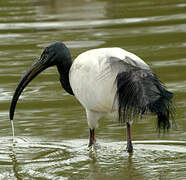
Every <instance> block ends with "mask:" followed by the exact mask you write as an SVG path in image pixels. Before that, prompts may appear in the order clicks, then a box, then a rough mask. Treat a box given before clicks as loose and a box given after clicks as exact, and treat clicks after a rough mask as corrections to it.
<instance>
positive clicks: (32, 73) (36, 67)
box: [9, 61, 48, 120]
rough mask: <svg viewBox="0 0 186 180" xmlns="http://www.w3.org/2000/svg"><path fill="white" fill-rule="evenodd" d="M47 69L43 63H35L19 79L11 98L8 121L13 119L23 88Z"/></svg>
mask: <svg viewBox="0 0 186 180" xmlns="http://www.w3.org/2000/svg"><path fill="white" fill-rule="evenodd" d="M47 67H48V66H47V65H46V64H45V63H41V61H36V62H34V63H33V64H32V66H31V67H30V68H29V69H28V70H27V71H26V73H25V74H24V76H23V77H22V78H21V80H20V81H19V83H18V85H17V88H16V90H15V92H14V96H13V98H12V102H11V106H10V112H9V113H10V114H9V116H10V120H13V118H14V111H15V107H16V104H17V101H18V99H19V96H20V95H21V93H22V91H23V90H24V88H25V87H26V86H27V85H28V83H29V82H30V81H31V80H32V79H33V78H34V77H36V76H37V75H38V74H39V73H40V72H42V71H44V70H45V69H46V68H47Z"/></svg>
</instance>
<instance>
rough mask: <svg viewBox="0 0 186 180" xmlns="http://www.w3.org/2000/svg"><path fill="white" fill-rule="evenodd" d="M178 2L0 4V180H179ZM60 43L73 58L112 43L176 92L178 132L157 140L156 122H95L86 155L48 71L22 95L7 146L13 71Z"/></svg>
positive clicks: (185, 61)
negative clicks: (128, 126)
mask: <svg viewBox="0 0 186 180" xmlns="http://www.w3.org/2000/svg"><path fill="white" fill-rule="evenodd" d="M185 19H186V1H184V0H177V1H173V0H168V1H157V0H156V1H155V0H153V1H147V0H142V1H132V2H131V1H125V2H124V1H119V0H118V1H113V0H107V1H106V0H98V1H96V0H81V1H80V0H77V1H72V0H70V1H60V0H43V1H39V0H34V1H32V0H16V1H15V0H7V1H1V2H0V42H1V44H0V84H1V86H0V179H113V177H114V178H115V179H126V180H127V179H186V173H185V172H186V133H185V132H186V118H185V116H186V113H185V108H186V102H185V98H186V90H185V89H186V71H185V68H186V51H185V50H186V40H185V33H186V24H185V23H186V21H185ZM55 41H63V42H64V43H65V44H66V45H67V46H68V47H69V49H70V51H71V54H72V57H73V58H75V57H76V56H77V55H78V54H80V53H81V52H83V51H85V50H88V49H92V48H99V47H113V46H119V47H122V48H124V49H126V50H128V51H131V52H133V53H135V54H137V55H138V56H140V57H141V58H142V59H144V60H145V61H146V62H147V63H148V64H149V65H150V66H151V67H152V69H153V70H154V71H155V72H156V74H158V76H159V77H160V79H161V80H162V81H163V82H165V85H166V86H167V87H168V89H169V90H171V91H172V92H174V93H175V97H174V102H175V106H176V116H175V119H176V123H177V126H178V127H177V129H175V128H172V129H171V130H170V132H169V133H166V134H161V135H160V136H159V135H158V133H157V131H156V119H155V117H153V116H149V117H144V118H143V119H142V120H138V121H137V122H134V123H133V127H132V137H133V140H134V142H133V143H134V154H133V155H132V156H129V155H128V154H127V152H126V151H125V148H126V141H125V138H126V137H125V127H122V126H121V125H119V124H118V123H117V122H116V121H114V120H112V119H102V120H101V121H100V123H99V128H98V129H97V130H96V138H97V143H98V147H97V148H96V149H95V150H94V151H93V152H92V151H90V152H89V151H88V148H87V144H88V136H89V130H88V126H87V122H86V116H85V112H84V109H83V108H82V106H81V105H80V104H79V103H78V102H77V100H76V99H75V98H74V97H72V96H70V95H68V94H67V93H66V92H65V91H64V90H63V89H62V88H61V85H60V82H59V80H58V79H59V77H58V73H57V71H56V68H55V67H53V68H50V69H47V70H46V71H45V72H43V73H42V74H41V75H40V76H38V77H37V78H36V79H35V80H34V81H33V82H32V83H31V84H30V85H29V86H28V87H27V88H26V89H25V91H24V93H23V94H22V96H21V98H20V100H19V102H18V104H17V108H16V113H15V120H14V125H15V142H14V144H12V132H11V124H10V122H9V117H8V110H9V105H10V101H11V98H12V95H13V92H14V90H15V87H16V85H17V82H18V81H19V79H20V77H21V76H22V74H23V73H24V72H25V70H26V69H27V68H28V67H29V66H30V65H31V63H32V62H33V61H34V60H35V59H36V58H38V57H39V55H40V54H41V52H42V50H43V48H44V47H46V46H47V45H48V44H50V43H52V42H55Z"/></svg>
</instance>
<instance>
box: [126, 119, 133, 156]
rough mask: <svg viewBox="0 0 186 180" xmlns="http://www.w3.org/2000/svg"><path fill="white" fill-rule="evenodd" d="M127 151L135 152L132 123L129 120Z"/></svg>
mask: <svg viewBox="0 0 186 180" xmlns="http://www.w3.org/2000/svg"><path fill="white" fill-rule="evenodd" d="M127 151H128V152H129V153H132V152H133V146H132V139H131V130H130V124H129V123H128V122H127Z"/></svg>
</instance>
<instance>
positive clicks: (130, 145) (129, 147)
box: [126, 141, 133, 153]
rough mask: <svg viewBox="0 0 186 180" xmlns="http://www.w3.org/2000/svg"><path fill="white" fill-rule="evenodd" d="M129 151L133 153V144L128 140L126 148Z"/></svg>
mask: <svg viewBox="0 0 186 180" xmlns="http://www.w3.org/2000/svg"><path fill="white" fill-rule="evenodd" d="M126 150H127V152H128V153H133V145H132V142H131V141H128V142H127V148H126Z"/></svg>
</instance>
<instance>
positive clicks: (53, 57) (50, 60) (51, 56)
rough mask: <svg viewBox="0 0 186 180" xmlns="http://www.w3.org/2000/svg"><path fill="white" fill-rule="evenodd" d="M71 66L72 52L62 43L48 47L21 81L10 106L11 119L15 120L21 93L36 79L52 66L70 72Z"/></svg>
mask: <svg viewBox="0 0 186 180" xmlns="http://www.w3.org/2000/svg"><path fill="white" fill-rule="evenodd" d="M71 64H72V60H71V56H70V52H69V50H68V48H67V47H66V46H65V45H64V44H63V43H62V42H56V43H53V44H51V45H49V46H48V47H46V48H45V50H44V51H43V53H42V54H41V56H40V58H39V59H38V60H36V61H35V62H34V63H33V64H32V65H31V67H30V68H29V69H28V70H27V71H26V73H25V74H24V75H23V77H22V78H21V80H20V81H19V83H18V85H17V88H16V90H15V93H14V96H13V98H12V102H11V106H10V119H11V120H12V119H13V116H14V111H15V107H16V103H17V101H18V99H19V96H20V95H21V92H22V91H23V90H24V88H25V87H26V86H27V85H28V83H29V82H30V81H31V80H32V79H33V78H34V77H36V76H37V75H38V74H39V73H41V72H42V71H44V70H45V69H47V68H48V67H50V66H54V65H57V66H59V65H60V66H61V67H63V69H65V70H66V69H68V70H69V69H70V66H71Z"/></svg>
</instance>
